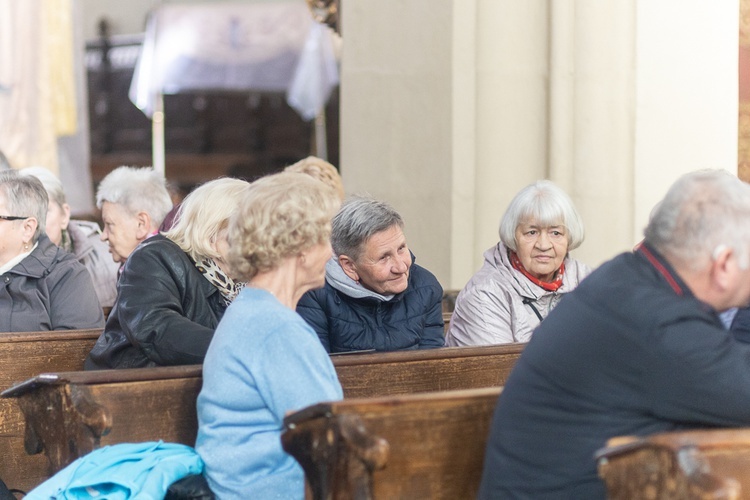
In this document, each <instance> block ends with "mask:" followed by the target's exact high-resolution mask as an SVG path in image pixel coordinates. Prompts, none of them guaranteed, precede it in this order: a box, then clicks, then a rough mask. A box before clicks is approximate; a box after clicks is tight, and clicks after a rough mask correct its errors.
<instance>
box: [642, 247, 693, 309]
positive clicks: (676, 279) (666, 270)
mask: <svg viewBox="0 0 750 500" xmlns="http://www.w3.org/2000/svg"><path fill="white" fill-rule="evenodd" d="M635 253H636V254H637V255H639V256H640V257H641V258H642V259H644V260H646V261H647V262H648V263H649V264H650V265H651V267H653V269H654V270H655V271H656V272H657V273H658V274H659V275H660V276H661V277H662V278H663V279H664V281H665V282H666V283H667V284H668V285H669V286H670V288H672V290H674V292H675V293H676V294H677V295H679V296H680V297H692V296H693V292H692V291H691V290H690V288H689V287H688V286H687V285H686V284H685V282H684V281H682V279H681V278H680V276H679V275H678V274H677V273H676V272H675V270H674V268H672V266H671V265H670V264H669V262H667V261H666V259H665V258H664V257H662V255H661V254H660V253H659V252H657V251H656V250H655V249H654V248H653V247H651V246H649V245H647V244H646V243H641V244H640V245H638V247H637V248H636V249H635Z"/></svg>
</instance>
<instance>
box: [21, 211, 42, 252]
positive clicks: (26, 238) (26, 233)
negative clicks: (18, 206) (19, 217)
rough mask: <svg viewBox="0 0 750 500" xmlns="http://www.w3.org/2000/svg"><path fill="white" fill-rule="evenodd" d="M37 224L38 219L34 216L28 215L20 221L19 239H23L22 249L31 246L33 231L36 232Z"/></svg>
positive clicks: (25, 249)
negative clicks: (20, 235) (20, 234)
mask: <svg viewBox="0 0 750 500" xmlns="http://www.w3.org/2000/svg"><path fill="white" fill-rule="evenodd" d="M38 225H39V221H37V220H36V217H29V218H28V219H24V220H23V221H21V233H22V238H21V239H22V241H23V245H24V247H23V248H24V251H27V250H28V249H29V248H31V245H32V242H33V241H34V233H35V232H36V228H37V226H38Z"/></svg>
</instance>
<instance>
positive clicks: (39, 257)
mask: <svg viewBox="0 0 750 500" xmlns="http://www.w3.org/2000/svg"><path fill="white" fill-rule="evenodd" d="M61 251H62V250H60V249H59V248H57V246H56V245H55V244H54V243H52V242H51V241H50V239H49V238H48V237H47V235H46V234H42V235H41V236H39V239H38V240H37V247H36V248H35V249H34V251H33V252H31V253H30V254H29V255H28V256H27V257H26V258H25V259H23V260H22V261H21V262H19V263H18V264H16V266H15V267H13V269H11V270H10V271H8V272H9V273H13V274H18V275H21V276H28V277H30V278H41V277H42V276H44V274H45V273H46V272H47V270H48V269H49V268H50V267H51V265H52V263H53V262H54V261H55V260H57V255H58V253H59V252H61Z"/></svg>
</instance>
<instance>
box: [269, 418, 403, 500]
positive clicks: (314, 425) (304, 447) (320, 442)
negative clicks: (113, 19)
mask: <svg viewBox="0 0 750 500" xmlns="http://www.w3.org/2000/svg"><path fill="white" fill-rule="evenodd" d="M323 406H324V405H316V406H315V407H313V408H310V409H309V410H321V409H323ZM299 413H300V414H301V415H298V416H296V415H295V416H294V418H289V419H285V424H286V430H285V432H284V433H283V434H282V435H281V444H282V447H283V448H284V450H285V451H286V452H287V453H289V454H290V455H292V456H293V457H294V458H295V460H297V462H298V463H299V464H300V465H301V466H302V469H303V470H304V471H305V477H306V478H307V481H308V484H309V486H310V490H311V491H312V495H313V499H315V500H323V499H331V498H348V495H349V494H351V492H355V495H354V498H358V499H362V500H365V499H372V486H373V485H372V481H373V477H372V473H373V471H375V470H379V469H382V468H383V467H384V466H385V464H386V462H387V459H388V451H389V446H388V443H387V442H386V441H385V440H384V439H382V438H380V437H378V436H374V435H372V434H370V433H369V432H368V431H367V429H366V428H365V426H364V424H363V423H362V420H361V419H360V418H359V416H357V415H346V414H344V415H331V414H330V413H328V414H326V413H325V412H323V413H320V412H317V413H316V411H302V412H299ZM313 415H315V416H313ZM305 416H307V418H303V417H305ZM296 417H300V418H296ZM342 479H343V480H342ZM342 484H344V485H346V486H344V488H343V489H344V491H338V489H339V487H341V485H342Z"/></svg>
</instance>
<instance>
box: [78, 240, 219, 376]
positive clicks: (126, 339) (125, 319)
mask: <svg viewBox="0 0 750 500" xmlns="http://www.w3.org/2000/svg"><path fill="white" fill-rule="evenodd" d="M225 310H226V305H225V303H224V299H223V298H222V296H221V294H220V293H219V290H218V289H217V288H216V287H214V286H213V285H212V284H211V283H209V282H208V280H206V278H204V277H203V275H202V274H201V273H200V272H199V271H198V269H197V268H196V267H195V264H194V263H193V261H192V260H191V259H190V257H189V256H188V255H187V254H186V253H185V252H183V251H182V249H181V248H180V247H178V246H177V245H176V244H175V243H174V242H172V241H171V240H169V239H167V238H165V237H164V236H161V235H156V236H153V237H151V238H149V239H148V240H146V241H144V242H143V243H141V245H140V246H138V248H136V249H135V250H134V251H133V253H132V254H130V256H129V257H128V260H127V261H126V262H125V267H124V269H123V272H122V275H121V276H120V280H119V282H118V284H117V301H116V302H115V305H114V307H113V308H112V312H111V313H110V315H109V319H108V320H107V325H106V326H105V328H104V333H102V335H101V337H99V340H97V342H96V345H95V346H94V348H93V349H92V350H91V353H90V354H89V356H88V358H87V359H86V363H85V369H87V370H96V369H105V368H140V367H147V366H167V365H187V364H197V363H202V362H203V358H204V356H205V355H206V350H207V349H208V344H209V343H210V342H211V338H212V337H213V334H214V330H215V329H216V326H217V325H218V324H219V320H220V319H221V317H222V316H223V315H224V311H225Z"/></svg>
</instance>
